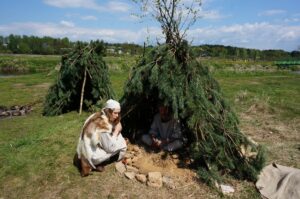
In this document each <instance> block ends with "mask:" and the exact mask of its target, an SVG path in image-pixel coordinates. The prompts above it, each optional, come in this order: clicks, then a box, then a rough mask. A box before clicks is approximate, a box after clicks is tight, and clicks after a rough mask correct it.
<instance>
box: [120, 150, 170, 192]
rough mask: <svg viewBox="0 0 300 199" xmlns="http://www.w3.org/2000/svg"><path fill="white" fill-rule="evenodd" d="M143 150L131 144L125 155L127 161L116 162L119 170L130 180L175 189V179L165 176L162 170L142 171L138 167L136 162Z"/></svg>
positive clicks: (150, 185)
mask: <svg viewBox="0 0 300 199" xmlns="http://www.w3.org/2000/svg"><path fill="white" fill-rule="evenodd" d="M142 156H143V155H142V151H141V150H140V148H139V147H138V146H136V145H135V146H132V145H131V146H130V147H129V150H128V151H127V153H126V155H125V159H124V160H125V161H120V162H117V163H116V164H115V168H116V170H117V172H119V173H120V174H121V175H123V176H125V177H126V178H128V179H130V180H136V181H137V182H140V183H143V184H146V185H147V186H149V187H156V188H160V187H162V186H163V185H164V186H165V187H167V188H170V189H174V188H176V185H175V183H174V181H173V179H172V178H171V177H169V176H163V175H162V173H161V172H158V171H153V172H148V173H141V172H140V171H139V168H138V167H136V164H135V163H136V162H137V161H138V160H139V159H140V158H141V157H142Z"/></svg>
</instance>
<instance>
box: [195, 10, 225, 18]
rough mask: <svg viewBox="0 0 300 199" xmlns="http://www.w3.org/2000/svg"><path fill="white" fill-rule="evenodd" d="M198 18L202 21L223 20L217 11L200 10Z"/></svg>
mask: <svg viewBox="0 0 300 199" xmlns="http://www.w3.org/2000/svg"><path fill="white" fill-rule="evenodd" d="M199 16H200V17H201V18H203V19H221V18H224V16H222V15H221V14H220V13H219V11H217V10H202V11H200V12H199Z"/></svg>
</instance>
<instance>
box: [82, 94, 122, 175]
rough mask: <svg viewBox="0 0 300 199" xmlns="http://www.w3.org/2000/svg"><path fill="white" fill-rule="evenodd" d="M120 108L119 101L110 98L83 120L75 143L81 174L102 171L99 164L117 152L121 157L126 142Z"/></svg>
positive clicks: (120, 157)
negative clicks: (98, 109)
mask: <svg viewBox="0 0 300 199" xmlns="http://www.w3.org/2000/svg"><path fill="white" fill-rule="evenodd" d="M120 110H121V107H120V104H119V102H117V101H115V100H111V99H110V100H108V101H107V102H106V105H105V107H104V108H103V109H102V111H101V112H97V113H94V114H92V115H91V116H90V117H89V118H88V119H87V120H86V121H85V123H84V125H83V129H82V132H81V134H80V137H79V142H78V145H77V155H78V159H79V160H80V164H81V165H80V167H81V176H87V175H88V174H89V172H90V171H91V170H92V169H95V170H98V171H102V170H103V167H102V166H100V164H101V163H103V162H104V161H106V160H108V159H109V158H110V157H112V156H114V155H116V154H118V153H119V157H118V160H121V159H123V157H124V155H125V153H126V150H127V144H126V141H125V139H124V138H123V136H122V134H121V130H122V125H121V122H120Z"/></svg>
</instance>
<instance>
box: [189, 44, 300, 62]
mask: <svg viewBox="0 0 300 199" xmlns="http://www.w3.org/2000/svg"><path fill="white" fill-rule="evenodd" d="M193 50H194V53H195V54H196V55H197V56H200V57H218V58H227V59H233V60H236V59H242V60H254V61H256V60H263V61H274V60H283V59H284V60H299V59H300V51H299V50H298V51H296V50H295V51H292V52H287V51H284V50H274V49H270V50H258V49H249V48H239V47H233V46H223V45H201V46H194V47H193Z"/></svg>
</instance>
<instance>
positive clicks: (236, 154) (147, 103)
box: [121, 41, 265, 184]
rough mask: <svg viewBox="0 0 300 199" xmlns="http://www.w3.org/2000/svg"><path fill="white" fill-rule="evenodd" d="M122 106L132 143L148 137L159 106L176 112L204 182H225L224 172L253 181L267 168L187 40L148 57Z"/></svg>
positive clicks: (258, 148) (140, 64) (133, 74)
mask: <svg viewBox="0 0 300 199" xmlns="http://www.w3.org/2000/svg"><path fill="white" fill-rule="evenodd" d="M121 103H122V116H123V119H122V124H123V134H125V136H127V137H129V138H131V140H132V141H135V140H136V139H138V138H139V136H140V132H143V133H147V132H148V130H149V128H150V125H151V122H152V119H153V116H154V115H155V114H156V113H157V111H158V109H157V105H158V103H164V104H165V105H166V106H169V107H171V109H172V111H173V114H174V117H175V118H177V119H179V120H180V122H181V124H182V128H183V131H184V135H185V137H186V138H188V144H187V146H186V147H187V148H188V149H187V150H188V151H189V152H190V153H191V155H192V158H193V159H194V163H195V165H196V168H197V171H198V174H199V177H200V178H201V179H202V180H204V181H205V182H207V183H209V184H214V183H215V182H216V181H221V180H222V177H223V176H222V175H221V173H223V174H224V173H225V174H229V175H232V176H234V177H236V178H238V179H248V180H252V181H254V180H256V177H257V175H258V173H259V171H260V170H261V169H262V167H263V165H264V160H265V158H264V150H262V147H261V146H259V145H257V144H255V143H254V142H252V141H250V139H248V138H247V137H246V136H245V135H244V134H243V133H242V132H241V131H240V130H239V127H238V125H239V121H238V118H237V116H236V114H235V113H234V111H233V110H232V109H231V108H230V106H229V104H228V103H227V102H226V100H225V99H224V96H223V94H222V91H221V89H220V87H219V84H218V82H217V81H216V80H215V79H214V78H213V77H212V75H211V74H210V72H209V70H208V68H207V67H204V66H203V65H202V64H201V63H200V62H199V61H197V59H196V58H195V57H193V56H192V53H191V52H190V48H189V45H188V44H187V42H185V41H183V42H181V44H180V45H178V46H176V48H175V49H174V46H170V45H168V44H164V45H159V46H157V47H155V48H153V49H152V50H151V51H150V52H148V53H146V54H145V55H144V56H143V57H142V58H141V59H140V61H139V62H138V64H137V65H136V66H135V67H134V68H133V69H132V72H131V75H130V78H129V79H128V82H127V84H126V86H125V90H124V96H123V98H122V99H121Z"/></svg>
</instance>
